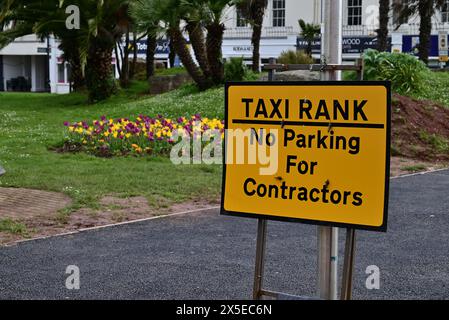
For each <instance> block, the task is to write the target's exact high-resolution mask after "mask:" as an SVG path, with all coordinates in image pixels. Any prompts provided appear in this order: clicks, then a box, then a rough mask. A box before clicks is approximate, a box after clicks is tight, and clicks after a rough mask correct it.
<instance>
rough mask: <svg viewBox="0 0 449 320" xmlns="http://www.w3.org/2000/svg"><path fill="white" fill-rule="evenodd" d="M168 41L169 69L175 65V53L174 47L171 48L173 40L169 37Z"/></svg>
mask: <svg viewBox="0 0 449 320" xmlns="http://www.w3.org/2000/svg"><path fill="white" fill-rule="evenodd" d="M169 38H170V39H168V50H169V52H168V62H169V64H170V68H173V67H174V65H175V57H176V51H175V47H174V46H173V39H172V38H171V37H170V36H169Z"/></svg>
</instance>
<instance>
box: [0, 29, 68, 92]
mask: <svg viewBox="0 0 449 320" xmlns="http://www.w3.org/2000/svg"><path fill="white" fill-rule="evenodd" d="M69 78H70V65H69V64H68V63H66V62H65V61H64V59H63V52H62V51H61V50H59V49H58V42H57V41H56V40H55V39H54V38H53V37H48V38H45V39H38V38H37V37H36V36H35V35H28V36H25V37H20V38H18V39H16V40H15V41H14V42H12V43H11V44H9V45H8V46H6V47H4V48H3V49H0V91H31V92H52V93H68V92H69V90H70V83H69Z"/></svg>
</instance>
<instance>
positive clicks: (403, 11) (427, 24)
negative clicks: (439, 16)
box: [394, 0, 446, 63]
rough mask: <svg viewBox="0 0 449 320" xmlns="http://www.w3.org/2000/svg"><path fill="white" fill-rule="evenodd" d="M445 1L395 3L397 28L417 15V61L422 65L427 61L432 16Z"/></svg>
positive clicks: (418, 0) (424, 0) (427, 0)
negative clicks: (421, 62)
mask: <svg viewBox="0 0 449 320" xmlns="http://www.w3.org/2000/svg"><path fill="white" fill-rule="evenodd" d="M445 3H446V0H411V1H408V2H407V3H404V2H402V1H400V2H397V3H395V5H394V9H395V10H397V12H399V19H398V22H397V24H398V25H397V27H399V26H400V25H401V23H403V21H407V19H408V18H409V17H411V16H413V15H416V14H418V15H419V18H420V24H419V44H418V51H419V59H420V60H422V61H423V62H424V63H427V62H428V61H429V50H430V38H431V33H432V16H433V15H434V14H435V13H436V12H437V10H441V9H442V8H443V6H444V4H445Z"/></svg>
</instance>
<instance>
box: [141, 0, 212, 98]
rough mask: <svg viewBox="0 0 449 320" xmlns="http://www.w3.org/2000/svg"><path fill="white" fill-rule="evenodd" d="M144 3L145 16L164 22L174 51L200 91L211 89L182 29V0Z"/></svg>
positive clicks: (146, 1)
mask: <svg viewBox="0 0 449 320" xmlns="http://www.w3.org/2000/svg"><path fill="white" fill-rule="evenodd" d="M143 1H145V3H146V4H145V7H144V10H146V12H145V14H146V15H147V16H150V17H153V18H154V19H157V20H158V21H161V22H162V24H163V25H164V27H165V30H166V33H167V35H168V37H169V38H170V41H171V44H172V46H173V49H174V51H175V52H176V53H177V54H178V56H179V59H180V60H181V62H182V64H183V65H184V67H185V68H186V70H187V72H188V73H189V75H190V76H191V77H192V79H193V81H195V83H196V84H197V86H198V88H200V90H205V89H207V88H209V87H210V84H209V83H208V82H209V81H208V79H207V78H206V77H205V76H204V74H203V72H202V71H201V69H200V68H199V67H198V66H197V65H196V64H195V61H194V60H193V58H192V56H191V54H190V51H189V49H188V46H187V41H186V39H185V38H184V35H183V32H182V31H181V29H180V24H181V20H182V19H183V17H184V16H185V6H182V5H181V0H143Z"/></svg>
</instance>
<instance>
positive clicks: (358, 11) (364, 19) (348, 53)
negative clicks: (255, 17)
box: [223, 0, 449, 63]
mask: <svg viewBox="0 0 449 320" xmlns="http://www.w3.org/2000/svg"><path fill="white" fill-rule="evenodd" d="M397 1H401V2H403V3H408V2H409V1H408V0H391V2H392V3H393V2H397ZM398 16H399V14H398V12H395V10H390V23H389V30H390V34H391V33H393V32H395V33H402V34H403V36H404V38H403V45H404V51H410V50H411V49H412V47H413V45H416V40H417V38H418V34H419V17H417V16H414V17H411V18H410V19H409V20H408V21H403V24H402V25H401V26H400V27H399V28H398V29H397V30H396V27H397V25H396V23H397V21H398ZM299 19H303V20H304V21H306V22H308V23H314V24H318V25H319V24H320V23H321V0H269V1H268V7H267V10H266V14H265V18H264V22H263V29H262V39H261V48H260V54H261V60H262V63H264V62H266V61H267V60H268V59H269V58H270V57H274V58H276V57H278V56H279V55H280V53H281V52H282V51H285V50H295V49H297V48H298V47H299V48H301V46H300V44H301V37H300V32H301V30H300V28H299V24H298V20H299ZM225 25H226V31H225V35H224V41H223V56H224V57H225V58H228V57H241V56H243V57H244V58H245V59H247V60H251V52H252V47H251V34H252V30H251V27H249V26H246V25H245V23H244V21H242V19H240V17H239V13H238V10H236V8H235V7H231V8H229V9H228V11H227V12H226V15H225ZM378 27H379V1H378V0H343V37H344V41H343V59H345V60H353V59H355V58H357V57H359V56H360V54H361V52H363V50H365V49H366V48H369V47H375V44H376V43H375V41H376V40H375V36H376V31H375V30H376V29H377V28H378ZM439 31H449V0H446V5H445V6H444V8H443V11H442V12H437V13H436V14H435V15H434V17H433V32H432V34H433V35H434V37H437V34H438V32H439ZM303 44H304V43H303ZM435 44H436V43H435V39H432V45H433V46H435ZM435 51H437V48H435V47H433V48H432V53H435ZM314 52H315V54H314V57H315V58H319V47H318V48H315V50H314ZM431 56H432V54H431Z"/></svg>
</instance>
